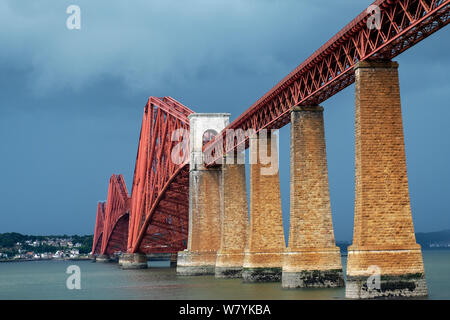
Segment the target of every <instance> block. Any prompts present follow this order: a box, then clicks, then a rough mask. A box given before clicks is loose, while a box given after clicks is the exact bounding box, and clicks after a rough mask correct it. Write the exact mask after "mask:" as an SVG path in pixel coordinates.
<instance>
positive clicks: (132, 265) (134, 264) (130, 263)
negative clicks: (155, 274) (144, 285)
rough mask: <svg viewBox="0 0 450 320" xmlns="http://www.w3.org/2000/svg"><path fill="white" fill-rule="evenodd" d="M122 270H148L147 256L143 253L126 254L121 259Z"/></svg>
mask: <svg viewBox="0 0 450 320" xmlns="http://www.w3.org/2000/svg"><path fill="white" fill-rule="evenodd" d="M119 266H120V267H121V268H122V269H147V267H148V265H147V256H146V255H145V254H143V253H124V254H123V255H122V256H121V257H120V258H119Z"/></svg>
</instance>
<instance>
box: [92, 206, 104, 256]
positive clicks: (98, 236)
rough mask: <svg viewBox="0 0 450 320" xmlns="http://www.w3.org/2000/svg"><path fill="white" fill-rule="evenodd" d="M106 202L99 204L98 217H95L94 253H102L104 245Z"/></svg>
mask: <svg viewBox="0 0 450 320" xmlns="http://www.w3.org/2000/svg"><path fill="white" fill-rule="evenodd" d="M105 211H106V202H99V203H98V205H97V218H96V219H95V231H94V241H93V243H92V254H100V251H101V247H102V236H103V225H104V222H105Z"/></svg>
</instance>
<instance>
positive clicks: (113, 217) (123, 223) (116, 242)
mask: <svg viewBox="0 0 450 320" xmlns="http://www.w3.org/2000/svg"><path fill="white" fill-rule="evenodd" d="M130 203H131V201H130V197H129V195H128V190H127V187H126V185H125V180H124V179H123V176H122V175H121V174H120V175H115V174H114V175H112V177H111V179H110V180H109V188H108V198H107V201H106V208H105V221H104V225H103V232H102V245H101V250H100V253H101V254H108V255H111V254H114V253H115V252H119V251H120V252H126V249H127V239H128V224H129V212H130Z"/></svg>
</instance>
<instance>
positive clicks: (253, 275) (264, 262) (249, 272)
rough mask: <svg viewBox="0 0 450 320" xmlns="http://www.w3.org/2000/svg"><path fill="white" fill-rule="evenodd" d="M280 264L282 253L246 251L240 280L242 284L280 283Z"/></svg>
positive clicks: (281, 262)
mask: <svg viewBox="0 0 450 320" xmlns="http://www.w3.org/2000/svg"><path fill="white" fill-rule="evenodd" d="M282 264H283V253H280V252H255V251H252V252H249V251H247V252H246V253H245V257H244V267H243V268H242V279H243V281H244V282H280V281H281V274H282Z"/></svg>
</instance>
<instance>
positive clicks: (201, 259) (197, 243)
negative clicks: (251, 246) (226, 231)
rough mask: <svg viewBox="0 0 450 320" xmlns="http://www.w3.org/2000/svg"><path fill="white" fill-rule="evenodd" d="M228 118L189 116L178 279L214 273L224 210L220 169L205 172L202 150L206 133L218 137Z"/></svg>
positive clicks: (222, 116) (209, 114)
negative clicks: (183, 245)
mask: <svg viewBox="0 0 450 320" xmlns="http://www.w3.org/2000/svg"><path fill="white" fill-rule="evenodd" d="M229 117H230V115H229V114H228V113H226V114H222V113H220V114H216V113H194V114H191V115H190V116H189V123H190V169H189V234H188V245H187V249H186V250H185V251H182V252H179V253H178V258H177V274H178V275H190V276H194V275H208V274H212V275H214V273H215V266H216V255H217V251H218V250H219V248H220V238H221V236H220V232H221V222H222V221H221V219H222V217H221V215H222V209H223V207H222V205H223V203H222V199H221V193H222V192H221V182H222V168H221V167H220V166H218V167H213V168H206V167H205V166H204V165H203V152H202V148H203V144H204V142H205V141H204V138H205V137H206V136H207V135H208V133H209V134H211V133H212V132H215V133H219V132H220V131H221V130H222V129H224V128H225V127H226V126H227V125H228V123H229Z"/></svg>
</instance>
